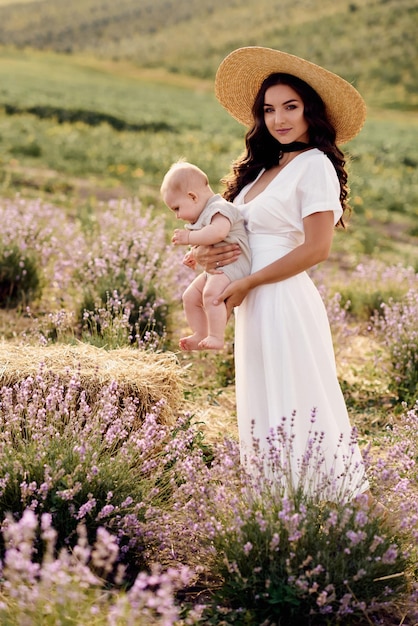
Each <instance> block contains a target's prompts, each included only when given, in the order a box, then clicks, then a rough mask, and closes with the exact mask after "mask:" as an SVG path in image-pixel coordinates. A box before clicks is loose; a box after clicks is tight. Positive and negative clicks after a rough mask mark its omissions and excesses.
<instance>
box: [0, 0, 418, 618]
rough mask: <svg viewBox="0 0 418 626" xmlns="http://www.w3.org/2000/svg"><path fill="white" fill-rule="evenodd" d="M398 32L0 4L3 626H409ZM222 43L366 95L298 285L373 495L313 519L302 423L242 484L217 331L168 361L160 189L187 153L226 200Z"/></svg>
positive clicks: (165, 235) (113, 6)
mask: <svg viewBox="0 0 418 626" xmlns="http://www.w3.org/2000/svg"><path fill="white" fill-rule="evenodd" d="M283 15H284V16H285V19H283ZM203 24H204V27H203V26H202V25H203ZM249 25H251V29H250V28H249ZM416 26H417V6H416V2H414V0H373V2H371V1H370V0H355V2H349V3H346V2H339V3H335V2H334V1H333V0H322V1H321V2H320V3H319V2H314V1H311V0H297V1H295V0H282V1H281V3H280V10H278V7H277V5H276V4H275V3H271V2H269V1H268V0H247V1H246V2H245V3H242V2H239V1H238V0H223V1H222V2H220V1H219V0H199V1H197V0H178V1H176V2H171V1H166V0H141V2H140V3H138V2H137V0H120V2H118V3H110V2H104V1H103V0H73V1H72V2H71V3H68V2H65V1H64V0H42V2H39V1H38V0H0V146H1V154H0V224H1V230H0V338H1V341H0V373H1V382H0V624H1V626H198V625H203V626H228V625H231V626H232V625H233V626H335V625H340V626H417V625H418V469H417V462H418V394H417V385H418V324H417V317H418V273H417V272H418V252H417V251H418V246H417V243H418V239H417V235H418V210H417V207H418V142H417V136H418V134H417V129H418V122H417V116H416V111H417V103H418V100H417V93H418V91H417V74H416V57H417V49H416ZM241 45H266V46H271V47H275V48H276V47H279V46H280V47H281V49H283V50H287V51H288V52H291V53H293V54H296V55H300V56H302V57H305V58H310V59H311V60H312V61H314V62H316V63H319V64H320V65H323V66H324V67H327V68H328V69H330V70H331V71H335V72H337V73H338V74H340V75H342V76H344V77H345V78H346V79H347V80H349V81H350V82H353V84H354V85H355V86H356V87H357V88H358V89H359V90H360V92H361V93H362V95H363V96H364V98H365V100H366V104H367V110H368V114H367V121H366V124H365V126H364V128H363V130H362V131H361V133H360V134H359V136H358V137H356V138H355V139H354V140H353V141H352V142H350V143H349V144H348V145H347V146H345V152H346V155H347V168H348V170H349V178H350V187H351V189H350V204H351V206H352V215H351V217H350V219H349V221H348V228H347V229H346V230H345V231H337V232H336V233H335V238H334V244H333V250H332V253H331V255H330V258H329V259H328V261H327V262H326V263H323V264H321V265H320V266H318V267H316V268H314V269H313V270H312V271H311V274H312V278H313V280H314V281H315V283H316V285H317V286H318V288H319V290H320V292H321V295H322V297H323V299H324V302H325V304H326V307H327V311H328V315H329V319H330V323H331V329H332V333H333V340H334V347H335V354H336V360H337V371H338V377H339V380H340V383H341V387H342V390H343V393H344V396H345V399H346V403H347V407H348V410H349V413H350V418H351V421H352V424H353V426H354V430H353V439H354V438H355V439H357V441H358V442H359V445H360V448H361V450H362V453H363V456H364V461H365V464H366V467H367V477H368V479H369V482H370V487H371V493H372V496H373V498H372V499H369V498H366V497H364V496H361V497H357V498H353V497H352V494H351V493H349V492H348V490H347V489H346V488H345V487H344V481H342V483H340V484H341V487H340V491H339V493H338V497H337V498H335V497H334V498H331V497H328V494H329V493H331V492H332V487H333V485H332V483H330V481H329V479H327V475H328V474H325V472H324V459H323V456H322V452H321V441H320V439H321V438H320V435H318V434H317V433H316V432H315V412H314V411H313V412H312V415H310V416H309V417H310V420H311V422H310V423H311V433H310V435H311V436H310V438H309V444H308V446H307V449H306V452H305V454H304V456H303V458H302V459H300V475H299V477H298V480H297V483H296V486H294V476H291V475H290V472H289V469H288V467H287V466H286V463H285V461H284V459H285V458H286V454H282V455H281V454H280V453H279V452H278V451H280V450H281V451H284V452H285V453H289V454H291V452H292V441H291V439H288V438H286V436H285V435H284V432H285V429H284V428H282V427H278V428H277V431H276V432H275V433H274V436H273V438H272V442H271V449H270V450H269V454H268V458H261V459H260V458H259V457H257V455H255V457H254V459H253V461H252V463H251V466H250V468H247V469H246V470H245V469H244V468H243V466H242V465H241V464H240V462H239V449H238V443H237V424H236V413H235V395H234V391H235V388H234V357H233V331H234V328H233V320H231V321H230V322H229V325H228V329H227V337H226V338H227V341H226V347H225V349H224V350H223V351H222V352H219V353H213V352H211V353H208V352H195V353H190V354H186V353H182V352H180V351H179V349H178V339H179V337H180V336H182V335H183V333H184V331H185V328H184V327H185V319H184V314H183V311H182V308H181V294H182V292H183V290H184V288H185V286H186V285H188V284H189V282H190V278H191V270H190V269H188V268H186V267H185V266H183V265H182V264H181V258H182V251H181V250H179V249H178V248H176V247H175V246H172V245H171V244H170V239H171V233H172V230H173V228H175V227H178V224H177V223H176V226H175V222H174V218H173V216H172V215H171V212H170V211H168V210H167V208H166V207H165V206H164V205H163V203H162V201H161V198H160V194H159V188H160V184H161V180H162V177H163V175H164V172H165V171H166V170H167V169H168V167H169V166H170V165H171V163H172V162H174V161H176V160H177V159H179V158H181V157H184V158H186V159H187V160H189V161H192V162H195V163H196V164H197V165H199V167H201V168H202V169H204V170H205V171H206V172H207V173H208V176H209V179H210V181H211V185H212V187H213V188H214V189H216V191H221V186H220V180H221V178H222V177H223V176H224V175H225V174H226V173H227V171H228V169H229V167H230V163H231V161H232V160H233V159H234V158H235V157H236V156H237V155H238V153H239V152H241V150H242V147H243V136H244V130H243V128H242V127H241V126H240V125H239V124H238V123H236V122H235V121H234V120H233V119H232V118H230V117H229V116H228V114H227V113H226V112H225V111H224V110H223V109H222V107H220V106H219V104H218V103H217V102H216V100H215V96H214V93H213V82H214V76H215V71H216V68H217V66H218V64H219V62H220V61H221V59H222V58H224V56H225V54H226V53H227V52H229V51H230V50H232V49H234V48H235V47H239V46H241ZM283 419H284V421H287V420H289V421H291V420H292V419H293V417H292V416H291V415H289V416H285V418H283ZM254 447H255V450H254V451H255V452H257V445H256V442H255V443H254ZM349 465H350V463H349V459H347V472H346V474H347V475H348V473H349V472H350V471H352V469H349ZM266 466H267V469H268V471H267V472H266V471H265V470H266ZM247 470H249V471H247Z"/></svg>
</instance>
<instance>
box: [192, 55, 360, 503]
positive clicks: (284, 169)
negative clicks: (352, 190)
mask: <svg viewBox="0 0 418 626" xmlns="http://www.w3.org/2000/svg"><path fill="white" fill-rule="evenodd" d="M215 89H216V95H217V98H218V100H219V101H220V102H221V104H222V105H223V106H224V107H225V108H226V109H227V111H228V112H229V113H230V114H231V115H232V116H233V117H234V118H235V119H237V120H238V121H239V122H241V123H243V124H245V125H246V126H248V127H249V130H248V132H247V135H246V149H245V151H244V153H243V155H242V156H241V157H240V158H238V159H237V161H236V162H235V163H234V164H233V170H232V173H231V174H230V175H229V176H228V177H227V178H226V179H225V180H224V182H225V183H226V191H225V193H224V196H225V198H226V199H227V200H230V201H233V202H234V204H236V205H237V206H238V207H239V209H240V210H241V211H242V213H243V215H244V219H245V222H246V227H247V231H248V234H249V240H250V247H251V253H252V269H251V274H250V276H248V277H245V278H243V279H240V280H237V281H234V282H232V283H231V284H230V285H229V286H228V287H227V288H226V289H225V290H224V292H223V294H222V295H221V297H220V300H219V302H226V304H227V307H228V311H229V312H231V311H232V309H233V308H234V307H237V308H236V309H235V312H236V334H235V367H236V395H237V414H238V426H239V436H240V443H241V450H242V458H243V459H246V458H247V457H248V456H249V455H251V450H252V448H253V442H254V439H255V440H257V441H258V442H259V445H260V447H261V449H262V450H266V449H267V448H268V443H267V442H268V439H269V437H270V436H271V433H272V432H274V431H275V430H276V429H279V430H280V431H282V430H283V428H284V429H285V431H286V440H287V442H288V443H289V442H291V448H292V449H291V454H290V456H291V458H290V463H291V473H292V480H293V484H294V485H297V484H298V482H299V480H300V474H301V471H302V470H301V459H302V458H303V457H304V455H305V458H306V451H307V449H308V448H309V446H310V445H312V441H311V443H309V442H310V440H312V436H313V435H312V433H313V432H317V433H318V435H317V437H318V439H320V440H321V449H322V452H321V454H323V459H322V465H321V467H320V472H322V473H323V476H322V477H321V479H320V480H319V482H321V483H322V484H323V485H325V484H326V485H327V486H326V490H327V493H326V494H324V495H326V497H327V498H332V497H340V496H342V495H343V496H344V497H347V496H348V497H351V496H354V495H356V494H358V493H360V492H362V491H365V490H367V489H368V485H367V481H366V480H365V478H364V469H363V464H362V458H361V454H360V450H359V448H358V445H357V443H356V442H355V441H354V442H353V439H352V436H351V435H352V429H351V426H350V422H349V417H348V414H347V410H346V406H345V403H344V399H343V396H342V393H341V389H340V386H339V383H338V380H337V374H336V368H335V360H334V353H333V347H332V339H331V334H330V329H329V323H328V319H327V314H326V310H325V307H324V305H323V302H322V300H321V297H320V295H319V293H318V291H317V289H316V287H315V286H314V284H313V283H312V281H311V279H310V278H309V276H308V274H307V273H306V271H307V270H308V269H309V268H311V267H313V266H314V265H316V264H317V263H319V262H321V261H324V260H325V259H326V258H327V257H328V255H329V251H330V248H331V243H332V237H333V231H334V226H335V225H337V224H338V225H342V226H343V225H344V221H343V214H344V212H345V211H346V210H347V208H348V206H347V195H348V191H347V174H346V171H345V168H344V164H345V161H344V155H343V153H342V152H341V150H340V149H339V148H338V146H337V144H341V143H344V142H346V141H348V140H349V139H352V138H353V137H354V136H355V135H356V134H357V133H358V132H359V131H360V129H361V127H362V125H363V123H364V120H365V105H364V102H363V100H362V98H361V96H360V94H359V93H358V92H357V91H356V90H355V89H354V88H353V87H352V86H351V85H350V84H349V83H347V82H346V81H345V80H343V79H342V78H340V77H339V76H336V75H335V74H332V73H331V72H328V71H327V70H324V69H323V68H320V67H318V66H316V65H314V64H312V63H310V62H308V61H305V60H303V59H300V58H298V57H295V56H293V55H289V54H286V53H283V52H280V51H277V50H272V49H269V48H260V47H249V48H240V49H239V50H235V51H234V52H232V53H231V54H230V55H229V56H228V57H226V59H224V61H223V62H222V63H221V65H220V67H219V69H218V72H217V75H216V86H215ZM195 254H196V258H197V260H198V262H199V263H200V264H203V265H204V266H205V267H206V269H207V270H208V271H216V268H217V267H220V266H222V265H225V264H227V263H229V262H231V260H233V259H234V258H236V255H237V254H238V252H237V249H236V247H232V246H227V247H225V248H222V249H221V250H220V249H219V248H217V249H216V250H214V249H209V248H205V249H198V250H196V252H195ZM313 416H314V417H313ZM282 443H283V442H282ZM302 465H303V463H302ZM348 466H349V467H348ZM317 470H318V468H316V470H312V468H311V474H310V475H308V478H309V480H311V481H312V482H316V483H318V476H314V475H312V472H313V473H315V471H317ZM324 477H325V483H324V481H323V478H324ZM311 487H312V485H311Z"/></svg>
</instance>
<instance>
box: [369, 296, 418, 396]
mask: <svg viewBox="0 0 418 626" xmlns="http://www.w3.org/2000/svg"><path fill="white" fill-rule="evenodd" d="M417 317H418V287H417V286H415V287H412V288H411V289H410V290H409V291H408V292H407V294H406V295H405V297H404V298H402V299H401V300H399V301H395V300H393V299H390V300H389V301H388V302H387V303H383V304H382V306H381V315H375V316H374V322H375V324H374V328H375V330H376V331H377V333H378V335H379V339H380V340H381V342H382V343H383V345H384V346H385V347H386V349H387V351H388V353H389V356H390V360H391V364H392V371H391V382H390V388H391V389H392V390H393V392H394V393H395V394H396V395H397V397H398V399H399V400H400V401H405V402H409V403H410V404H411V405H413V404H414V403H415V402H416V399H417V397H418V395H417V394H418V326H417Z"/></svg>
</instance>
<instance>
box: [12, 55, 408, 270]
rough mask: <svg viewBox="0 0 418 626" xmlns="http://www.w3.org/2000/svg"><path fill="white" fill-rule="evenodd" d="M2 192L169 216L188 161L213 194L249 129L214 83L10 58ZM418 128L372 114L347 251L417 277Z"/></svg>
mask: <svg viewBox="0 0 418 626" xmlns="http://www.w3.org/2000/svg"><path fill="white" fill-rule="evenodd" d="M0 84H1V87H0V141H1V143H0V145H1V156H0V186H1V193H2V194H3V195H13V194H14V193H16V191H19V192H21V193H23V194H26V195H29V196H34V195H35V196H36V195H39V194H40V195H44V196H46V197H48V198H50V199H52V200H53V201H54V202H58V203H59V204H61V205H67V206H69V207H76V210H80V211H83V210H84V208H85V206H86V205H87V206H89V207H90V206H92V205H94V204H95V202H96V201H97V200H98V199H108V198H112V197H120V196H132V195H136V196H139V197H140V198H141V199H143V201H145V202H147V203H151V204H154V205H155V206H156V207H160V208H162V203H161V201H160V198H159V194H158V189H159V185H160V182H161V179H162V176H163V174H164V172H165V171H166V169H167V168H168V167H169V165H170V164H171V163H172V162H173V161H174V160H176V159H178V158H179V157H185V158H187V159H188V160H191V161H193V162H196V163H197V164H199V166H200V167H202V168H203V169H205V170H206V171H207V172H208V174H209V177H210V180H211V182H212V184H213V186H214V188H220V183H219V181H220V179H221V178H222V176H223V175H224V174H225V173H226V172H227V171H228V169H229V165H230V163H231V161H232V159H233V158H234V157H235V156H236V155H237V154H238V153H239V152H240V151H241V149H242V145H243V135H244V128H243V127H241V126H240V125H239V124H238V123H236V122H235V121H234V120H232V119H231V118H230V116H229V115H228V114H227V113H226V112H225V111H224V110H223V109H222V107H221V106H220V105H219V104H218V103H217V101H216V99H215V97H214V95H213V81H209V80H207V81H203V80H202V79H197V78H191V77H187V76H176V75H172V74H169V73H167V72H166V70H164V68H162V69H161V70H159V71H158V72H157V71H155V72H153V71H149V70H146V69H140V68H137V67H136V66H134V65H133V64H132V63H129V62H119V63H115V62H109V61H104V60H101V61H100V60H95V59H93V58H91V57H80V56H79V57H77V56H72V55H59V54H56V53H52V52H39V51H31V52H29V51H18V50H14V49H9V48H4V49H2V50H1V52H0ZM417 131H418V118H417V116H416V114H415V113H414V112H413V111H406V110H405V107H403V108H402V110H400V111H394V110H392V109H382V108H377V107H370V108H369V114H368V119H367V122H366V125H365V127H364V129H363V131H362V132H361V133H360V135H359V136H358V137H357V138H356V139H355V140H354V141H352V142H351V143H350V144H349V145H348V146H346V148H347V151H348V154H349V155H350V157H351V162H350V171H351V197H352V205H353V208H354V213H353V218H352V221H351V235H350V238H349V239H347V237H345V236H343V237H340V238H338V239H337V244H336V245H337V246H340V247H341V250H344V251H346V252H350V251H351V253H352V254H354V255H355V257H356V258H358V256H361V254H363V253H366V254H379V255H388V258H390V257H391V255H392V254H396V256H399V258H400V259H402V260H403V261H404V262H407V263H413V264H414V265H415V266H416V265H417V258H416V236H417V233H418V209H417V207H418V202H417V195H418V173H417V164H418V145H417V141H416V138H417V135H418V133H417Z"/></svg>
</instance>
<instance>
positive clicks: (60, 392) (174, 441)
mask: <svg viewBox="0 0 418 626" xmlns="http://www.w3.org/2000/svg"><path fill="white" fill-rule="evenodd" d="M139 409H140V407H138V399H137V398H135V397H125V396H124V395H123V393H122V391H121V390H120V389H119V388H118V385H117V384H116V383H112V384H109V385H106V386H104V387H103V389H102V390H101V391H100V393H99V396H98V398H97V399H96V400H95V402H94V403H92V402H90V403H89V400H88V397H87V395H86V392H85V391H84V390H83V388H82V383H81V380H80V377H79V375H78V374H77V373H74V375H73V377H72V379H71V381H70V383H69V384H68V385H67V387H66V388H64V386H63V385H62V383H61V382H60V380H59V379H56V380H54V379H52V380H50V378H49V377H48V376H47V374H46V373H45V372H43V370H42V367H41V369H40V371H39V374H38V375H37V376H36V377H33V378H32V377H29V378H26V379H25V380H23V381H22V382H21V383H19V384H15V385H13V386H12V387H10V386H5V387H3V388H2V389H1V390H0V518H1V519H3V517H4V516H5V515H7V514H11V515H12V516H13V518H14V519H16V520H19V519H20V518H21V517H22V516H23V514H24V511H25V510H26V509H30V510H32V511H33V512H34V513H36V515H37V516H40V515H42V514H43V513H49V514H50V515H51V517H52V523H53V525H54V528H55V529H56V531H57V540H56V544H57V548H58V549H60V548H62V547H71V546H73V545H74V541H75V537H76V529H77V526H78V524H79V523H80V522H84V523H85V524H86V527H87V529H88V538H89V541H90V542H92V541H94V539H95V534H96V532H97V529H98V528H99V527H100V526H103V527H105V528H106V529H107V530H108V531H109V532H112V533H113V534H114V535H115V537H117V544H118V548H119V550H120V558H121V559H123V560H124V562H125V563H127V565H128V567H127V575H128V576H129V579H130V580H132V577H133V576H134V575H135V574H136V573H137V572H138V570H140V569H142V568H144V567H145V566H146V565H147V564H148V561H147V555H146V552H145V546H146V545H147V544H148V543H149V541H150V540H149V539H148V538H147V533H148V529H147V523H146V520H147V516H149V515H150V510H153V509H155V508H156V507H159V508H161V509H164V508H165V507H166V506H169V502H170V497H171V495H170V494H171V492H172V489H173V485H172V484H171V480H172V479H171V472H172V467H173V465H175V463H176V460H177V459H179V458H181V456H182V455H185V454H187V452H188V449H189V448H190V447H193V441H192V440H191V439H190V436H191V434H190V432H187V428H186V427H183V428H177V429H175V430H174V432H171V431H172V429H171V428H170V427H169V426H168V425H163V424H160V423H159V419H158V415H159V406H158V405H157V406H156V407H155V410H154V411H153V412H151V413H149V414H148V415H147V417H146V419H145V420H144V421H143V422H142V421H141V420H140V418H139V414H140V410H139ZM183 433H185V434H184V435H183ZM184 440H185V441H186V443H184ZM5 548H6V546H5V545H4V544H3V545H2V546H1V550H2V553H3V554H4V550H5Z"/></svg>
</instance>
